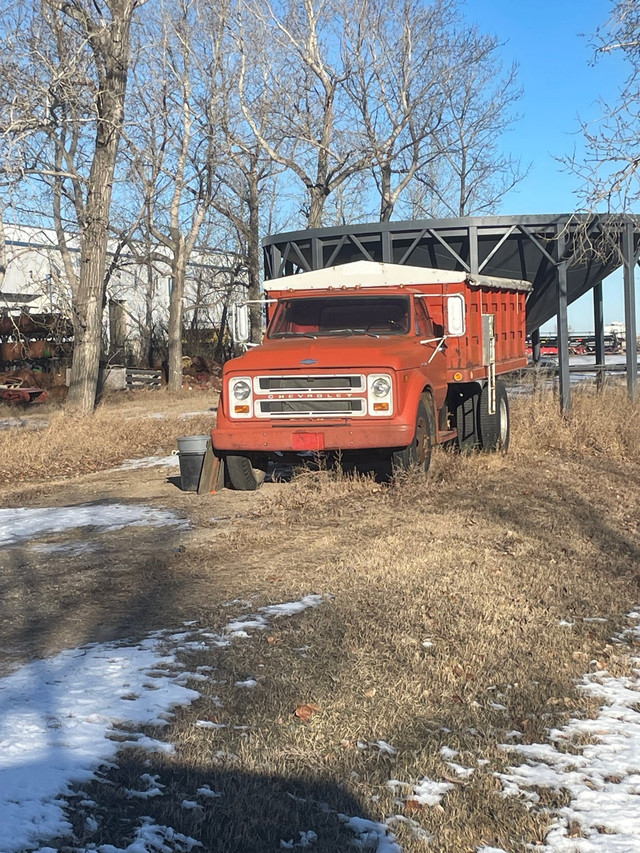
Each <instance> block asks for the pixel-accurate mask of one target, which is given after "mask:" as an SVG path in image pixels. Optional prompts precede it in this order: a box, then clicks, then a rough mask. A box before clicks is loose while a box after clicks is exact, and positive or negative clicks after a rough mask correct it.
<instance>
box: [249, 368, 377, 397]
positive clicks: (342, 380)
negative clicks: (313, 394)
mask: <svg viewBox="0 0 640 853" xmlns="http://www.w3.org/2000/svg"><path fill="white" fill-rule="evenodd" d="M365 388H366V385H365V377H364V376H363V375H362V374H360V373H347V374H338V375H335V376H331V375H328V374H326V373H325V374H324V375H320V376H313V375H311V376H309V375H302V376H301V375H295V374H294V375H290V376H259V377H258V389H257V390H258V393H259V394H261V393H263V392H269V391H319V392H322V391H328V392H331V391H334V392H335V391H364V390H365Z"/></svg>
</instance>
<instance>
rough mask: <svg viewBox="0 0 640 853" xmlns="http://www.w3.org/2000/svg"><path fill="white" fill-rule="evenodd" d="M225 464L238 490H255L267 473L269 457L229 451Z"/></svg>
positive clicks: (231, 481)
mask: <svg viewBox="0 0 640 853" xmlns="http://www.w3.org/2000/svg"><path fill="white" fill-rule="evenodd" d="M225 464H226V467H227V474H228V475H229V481H230V483H231V485H232V486H233V488H234V489H235V490H236V491H237V492H255V491H256V489H259V488H260V486H261V485H262V484H263V483H264V479H265V477H266V475H267V466H268V460H267V457H266V456H265V457H262V456H260V457H251V456H244V455H236V454H233V453H227V454H226V456H225Z"/></svg>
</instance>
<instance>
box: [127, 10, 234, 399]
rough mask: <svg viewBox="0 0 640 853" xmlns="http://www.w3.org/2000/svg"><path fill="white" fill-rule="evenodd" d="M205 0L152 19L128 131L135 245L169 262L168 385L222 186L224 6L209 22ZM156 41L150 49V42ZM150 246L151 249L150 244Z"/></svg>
mask: <svg viewBox="0 0 640 853" xmlns="http://www.w3.org/2000/svg"><path fill="white" fill-rule="evenodd" d="M205 24H211V20H210V19H208V20H207V21H206V22H205V20H204V18H203V17H202V10H201V4H200V3H198V0H182V2H180V3H179V4H177V5H169V4H168V5H167V6H165V7H164V8H162V9H161V10H160V15H159V18H155V17H154V18H149V19H147V21H145V25H146V29H145V30H144V31H143V34H142V41H141V43H140V45H139V50H138V55H137V58H138V62H137V65H136V69H135V72H134V76H133V80H132V117H131V119H132V120H131V122H130V123H129V125H128V128H127V133H126V143H127V152H128V154H127V156H128V157H129V159H130V175H131V178H132V180H133V182H134V183H135V185H136V186H137V188H138V193H139V197H140V198H141V208H140V211H141V212H140V213H139V214H138V216H137V220H138V222H137V227H136V229H135V230H134V231H133V233H132V235H131V240H130V241H129V246H130V250H131V251H133V252H134V253H136V254H137V256H138V257H139V259H140V260H141V261H144V262H145V263H146V264H155V265H160V266H163V265H164V266H165V267H168V269H169V271H170V277H171V291H170V295H169V325H168V351H169V356H168V361H169V383H168V384H169V388H170V389H172V390H176V389H178V388H181V387H182V330H183V312H184V292H185V282H186V276H187V268H188V264H189V261H190V258H191V257H192V254H193V252H194V249H195V248H196V246H197V242H198V238H199V235H200V231H201V228H202V226H203V224H204V223H205V221H206V218H207V216H208V214H209V212H210V210H211V204H212V201H213V197H214V193H215V183H214V167H215V161H216V156H217V154H216V152H217V139H216V133H217V131H216V122H217V117H216V110H217V99H216V97H215V91H216V86H217V77H218V67H219V61H220V44H221V32H222V30H223V28H224V24H225V11H224V8H221V9H220V11H219V14H218V15H217V17H216V21H215V25H214V26H213V27H210V26H209V27H207V26H205ZM150 47H151V49H150ZM145 247H146V249H145Z"/></svg>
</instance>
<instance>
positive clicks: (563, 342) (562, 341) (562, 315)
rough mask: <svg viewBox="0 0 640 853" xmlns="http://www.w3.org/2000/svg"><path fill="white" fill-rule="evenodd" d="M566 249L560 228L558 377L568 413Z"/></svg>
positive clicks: (557, 293) (564, 408) (563, 403)
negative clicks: (564, 256)
mask: <svg viewBox="0 0 640 853" xmlns="http://www.w3.org/2000/svg"><path fill="white" fill-rule="evenodd" d="M564 249H565V237H564V233H563V232H562V231H561V230H560V228H558V259H559V263H558V289H557V292H556V296H557V335H558V362H559V364H558V375H559V377H560V411H561V412H565V413H568V412H569V411H570V410H571V388H570V378H569V321H568V318H567V308H568V305H569V295H568V283H567V267H568V265H569V262H568V261H566V260H563V255H564Z"/></svg>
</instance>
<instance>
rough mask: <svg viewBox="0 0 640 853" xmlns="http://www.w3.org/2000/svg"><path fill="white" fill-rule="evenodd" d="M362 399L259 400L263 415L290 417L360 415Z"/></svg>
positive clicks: (362, 408) (362, 406)
mask: <svg viewBox="0 0 640 853" xmlns="http://www.w3.org/2000/svg"><path fill="white" fill-rule="evenodd" d="M364 402H365V401H364V400H362V399H359V400H261V401H260V402H259V406H260V411H261V413H262V414H263V415H271V416H273V417H277V416H278V415H280V416H284V417H291V416H293V415H298V416H300V415H326V416H332V415H340V416H343V417H344V416H345V415H361V414H364Z"/></svg>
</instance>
